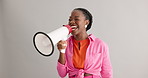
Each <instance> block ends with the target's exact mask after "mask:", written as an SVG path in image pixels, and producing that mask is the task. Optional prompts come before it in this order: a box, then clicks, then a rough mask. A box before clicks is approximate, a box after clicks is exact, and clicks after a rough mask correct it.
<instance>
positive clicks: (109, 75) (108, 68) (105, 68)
mask: <svg viewBox="0 0 148 78" xmlns="http://www.w3.org/2000/svg"><path fill="white" fill-rule="evenodd" d="M103 50H104V52H103V60H102V67H101V69H102V70H101V75H102V78H113V71H112V65H111V62H110V57H109V49H108V46H107V45H106V44H105V46H104V47H103Z"/></svg>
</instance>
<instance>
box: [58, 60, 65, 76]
mask: <svg viewBox="0 0 148 78" xmlns="http://www.w3.org/2000/svg"><path fill="white" fill-rule="evenodd" d="M57 71H58V74H59V76H60V77H61V78H64V77H65V76H66V75H67V62H66V63H65V65H63V64H61V63H60V62H58V63H57Z"/></svg>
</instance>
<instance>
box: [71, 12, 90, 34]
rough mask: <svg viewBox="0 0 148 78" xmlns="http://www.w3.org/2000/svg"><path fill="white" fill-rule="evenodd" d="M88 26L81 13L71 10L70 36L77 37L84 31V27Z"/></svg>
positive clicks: (87, 21)
mask: <svg viewBox="0 0 148 78" xmlns="http://www.w3.org/2000/svg"><path fill="white" fill-rule="evenodd" d="M87 24H89V20H86V18H85V16H84V14H83V13H82V11H79V10H73V11H72V13H71V16H70V17H69V25H70V26H71V27H72V35H77V34H79V33H82V32H84V31H86V29H85V25H87Z"/></svg>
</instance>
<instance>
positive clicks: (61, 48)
mask: <svg viewBox="0 0 148 78" xmlns="http://www.w3.org/2000/svg"><path fill="white" fill-rule="evenodd" d="M66 47H67V41H64V40H60V41H59V42H58V43H57V48H58V50H59V51H60V52H62V53H65V49H66Z"/></svg>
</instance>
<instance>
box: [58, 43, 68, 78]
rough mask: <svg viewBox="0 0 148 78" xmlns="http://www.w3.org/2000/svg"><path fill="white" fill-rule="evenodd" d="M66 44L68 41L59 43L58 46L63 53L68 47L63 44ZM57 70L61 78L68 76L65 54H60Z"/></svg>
mask: <svg viewBox="0 0 148 78" xmlns="http://www.w3.org/2000/svg"><path fill="white" fill-rule="evenodd" d="M66 43H67V42H66V41H59V42H58V44H57V47H58V50H59V51H61V50H62V49H65V48H66V46H65V45H63V44H66ZM57 70H58V74H59V76H60V77H65V76H66V75H67V64H66V58H65V53H62V52H60V54H59V59H58V64H57Z"/></svg>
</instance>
